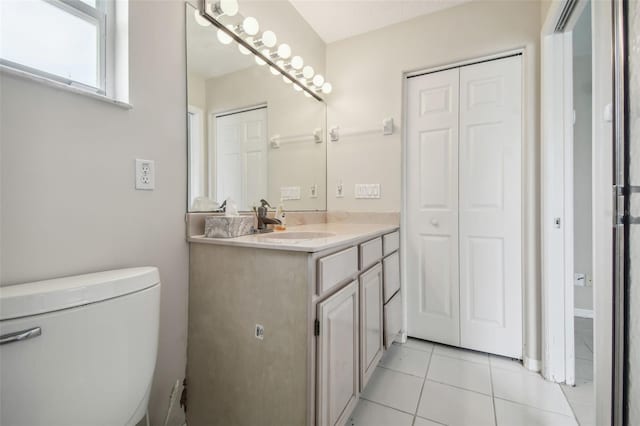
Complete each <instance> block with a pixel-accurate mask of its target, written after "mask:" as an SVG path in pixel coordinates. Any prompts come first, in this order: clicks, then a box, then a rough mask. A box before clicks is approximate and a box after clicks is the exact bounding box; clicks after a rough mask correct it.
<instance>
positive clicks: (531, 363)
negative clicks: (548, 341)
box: [522, 356, 542, 371]
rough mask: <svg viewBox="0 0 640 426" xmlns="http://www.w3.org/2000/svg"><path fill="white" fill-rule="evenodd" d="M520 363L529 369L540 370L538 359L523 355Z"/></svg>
mask: <svg viewBox="0 0 640 426" xmlns="http://www.w3.org/2000/svg"><path fill="white" fill-rule="evenodd" d="M522 363H523V364H524V368H526V369H527V370H531V371H540V370H542V362H541V361H540V360H539V359H533V358H528V357H526V356H525V357H523V359H522Z"/></svg>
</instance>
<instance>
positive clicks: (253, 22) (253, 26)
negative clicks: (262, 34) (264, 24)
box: [242, 16, 260, 36]
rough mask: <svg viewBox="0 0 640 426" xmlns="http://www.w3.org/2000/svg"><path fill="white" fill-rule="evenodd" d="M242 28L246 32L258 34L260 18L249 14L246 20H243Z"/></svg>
mask: <svg viewBox="0 0 640 426" xmlns="http://www.w3.org/2000/svg"><path fill="white" fill-rule="evenodd" d="M242 29H243V30H244V32H245V33H247V34H249V35H252V36H253V35H256V34H258V31H259V30H260V25H259V24H258V20H257V19H256V18H254V17H252V16H247V17H246V18H244V21H242Z"/></svg>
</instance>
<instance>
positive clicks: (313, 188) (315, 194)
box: [309, 183, 318, 198]
mask: <svg viewBox="0 0 640 426" xmlns="http://www.w3.org/2000/svg"><path fill="white" fill-rule="evenodd" d="M309 198H318V184H315V183H314V184H313V185H311V188H310V190H309Z"/></svg>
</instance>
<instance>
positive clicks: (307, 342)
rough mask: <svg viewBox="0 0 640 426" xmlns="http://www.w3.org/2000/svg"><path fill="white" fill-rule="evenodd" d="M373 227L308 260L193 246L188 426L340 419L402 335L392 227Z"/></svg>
mask: <svg viewBox="0 0 640 426" xmlns="http://www.w3.org/2000/svg"><path fill="white" fill-rule="evenodd" d="M381 229H382V231H381V232H379V234H377V235H370V234H369V237H368V238H366V237H365V238H359V239H354V240H351V241H348V242H346V243H344V244H341V245H335V246H333V247H331V248H326V249H321V250H318V251H313V252H305V251H295V250H286V249H273V248H259V247H243V246H235V245H233V244H229V243H228V242H226V243H225V244H213V243H209V244H207V243H195V244H191V245H190V284H189V342H188V351H187V352H188V362H187V395H188V410H187V421H188V423H189V425H190V426H199V425H203V426H204V425H206V426H209V425H225V426H227V425H238V426H243V425H246V426H253V425H258V424H260V425H278V426H287V425H291V426H301V425H307V426H342V425H343V424H344V423H345V422H346V421H347V419H348V418H349V416H351V414H352V411H353V409H354V408H355V406H356V404H357V402H358V398H359V396H360V393H361V392H362V390H363V389H364V387H365V386H366V384H367V382H368V381H369V379H370V377H371V376H372V374H373V372H374V371H375V369H376V367H377V365H378V363H379V361H380V359H381V357H382V355H383V352H384V347H385V345H387V346H389V345H390V344H391V343H392V342H393V339H395V338H396V336H397V335H398V333H399V332H400V330H401V328H402V303H401V298H400V291H399V290H398V288H399V273H400V271H399V255H398V251H397V250H398V249H397V247H395V249H394V250H391V251H388V249H389V248H393V247H394V244H395V243H394V242H393V241H394V237H391V239H390V240H389V238H388V237H386V235H387V234H390V233H391V234H393V233H394V232H393V231H394V228H391V229H389V227H388V226H387V227H382V226H381ZM390 231H391V232H390ZM387 241H389V242H390V243H391V244H389V243H387ZM387 280H388V281H389V282H388V283H387ZM392 293H393V294H392ZM258 329H261V330H263V333H262V334H261V333H259V332H258V331H257V330H258Z"/></svg>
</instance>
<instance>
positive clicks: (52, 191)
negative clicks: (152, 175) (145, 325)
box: [0, 0, 188, 424]
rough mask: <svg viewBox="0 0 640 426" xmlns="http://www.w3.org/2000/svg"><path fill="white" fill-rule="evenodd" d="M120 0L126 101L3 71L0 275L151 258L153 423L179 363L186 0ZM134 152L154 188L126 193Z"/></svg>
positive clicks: (10, 279) (31, 276)
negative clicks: (155, 308)
mask: <svg viewBox="0 0 640 426" xmlns="http://www.w3.org/2000/svg"><path fill="white" fill-rule="evenodd" d="M129 7H130V10H129V17H130V24H129V40H130V55H129V56H130V100H131V103H132V104H133V109H132V110H129V111H128V110H125V109H122V108H119V107H116V106H113V105H110V104H107V103H104V102H100V101H97V100H94V99H90V98H87V97H84V96H79V95H77V94H73V93H68V92H66V91H61V90H58V89H54V88H51V87H47V86H44V85H41V84H39V83H34V82H32V81H28V80H24V79H21V78H16V77H12V76H8V75H5V74H1V75H0V90H1V96H0V127H1V129H0V149H1V151H0V156H1V163H0V164H1V192H0V197H1V198H0V204H1V208H0V213H1V219H0V223H1V228H0V232H1V233H0V237H1V243H0V247H1V250H2V251H1V254H2V256H1V262H0V278H1V281H0V282H1V284H2V285H10V284H15V283H21V282H27V281H32V280H40V279H46V278H53V277H60V276H65V275H71V274H81V273H86V272H92V271H100V270H106V269H113V268H123V267H129V266H135V265H155V266H158V267H159V268H160V274H161V279H162V305H161V319H160V343H159V349H158V361H157V367H156V374H155V379H154V386H153V390H152V395H151V405H150V411H151V416H152V417H151V419H152V424H161V422H162V421H163V420H164V419H163V416H164V413H165V412H166V406H167V401H168V397H169V391H170V388H171V385H172V383H173V382H174V381H175V380H177V379H181V378H183V377H184V372H185V362H186V361H185V360H186V322H187V289H188V268H187V265H188V250H187V244H186V242H185V239H184V227H185V224H184V213H185V206H186V177H187V174H186V166H187V161H186V130H185V104H186V97H185V93H186V87H185V64H184V58H185V52H184V4H183V3H182V2H179V1H164V2H149V1H142V0H130V6H129ZM135 158H146V159H152V160H155V161H156V190H155V191H152V192H148V191H135V190H134V159H135ZM161 419H162V420H161Z"/></svg>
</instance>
